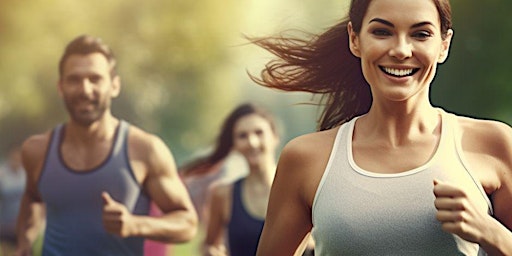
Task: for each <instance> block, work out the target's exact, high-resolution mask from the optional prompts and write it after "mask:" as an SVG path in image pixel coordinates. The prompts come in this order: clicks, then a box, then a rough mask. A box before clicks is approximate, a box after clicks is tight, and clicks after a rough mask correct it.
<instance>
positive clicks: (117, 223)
mask: <svg viewBox="0 0 512 256" xmlns="http://www.w3.org/2000/svg"><path fill="white" fill-rule="evenodd" d="M101 197H102V198H103V226H104V227H105V230H106V231H107V232H108V233H110V234H114V235H118V236H120V237H128V236H130V235H131V229H130V224H132V219H133V215H132V214H131V213H130V212H129V211H128V209H126V206H124V205H123V204H121V203H119V202H117V201H115V200H114V199H113V198H112V197H111V196H110V195H109V193H107V192H103V193H102V194H101Z"/></svg>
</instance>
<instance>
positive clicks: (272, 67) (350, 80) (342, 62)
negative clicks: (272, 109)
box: [246, 0, 452, 131]
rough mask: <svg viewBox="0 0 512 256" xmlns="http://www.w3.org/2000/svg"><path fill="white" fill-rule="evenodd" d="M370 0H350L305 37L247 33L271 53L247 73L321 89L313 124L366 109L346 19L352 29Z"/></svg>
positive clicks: (367, 98) (368, 100) (327, 124)
mask: <svg viewBox="0 0 512 256" xmlns="http://www.w3.org/2000/svg"><path fill="white" fill-rule="evenodd" d="M371 1H372V0H352V1H351V4H350V10H349V14H348V17H347V18H344V19H342V20H341V21H340V22H339V23H337V24H335V25H334V26H332V27H330V28H329V29H327V30H326V31H325V32H323V33H322V34H320V35H316V34H312V33H307V32H304V31H302V33H303V35H305V36H304V37H303V38H299V37H292V36H287V35H286V34H285V33H283V34H280V35H278V36H271V37H246V38H247V39H248V40H249V41H250V42H252V43H254V44H255V45H257V46H259V47H262V48H263V49H265V50H267V51H269V52H270V53H272V54H274V55H275V56H276V57H277V58H276V59H273V60H271V61H270V62H268V63H267V64H266V65H265V67H264V68H263V70H262V71H261V73H260V74H259V76H256V75H253V74H249V77H250V78H251V79H252V80H253V81H254V82H256V83H257V84H259V85H262V86H265V87H269V88H274V89H279V90H284V91H303V92H310V93H314V94H319V95H321V99H320V102H319V104H320V105H323V106H324V109H323V111H322V114H321V116H320V119H319V120H318V125H317V130H320V131H321V130H327V129H331V128H334V127H336V126H338V125H340V124H342V123H344V122H346V121H348V120H350V119H352V118H353V117H354V116H358V115H362V114H364V113H366V112H368V111H369V109H370V107H371V104H372V100H373V99H372V94H371V91H370V86H369V84H368V82H367V81H366V80H365V78H364V76H363V72H362V69H361V61H360V59H359V58H357V57H355V56H354V55H353V54H352V53H351V52H350V48H349V35H348V30H347V25H348V23H349V22H351V23H352V27H353V29H354V31H355V32H356V33H359V32H360V31H361V26H362V21H363V18H364V15H365V14H366V10H367V9H368V6H369V5H370V3H371ZM433 1H434V3H435V5H436V7H437V10H438V12H439V17H440V23H441V32H442V35H443V36H445V35H446V33H447V31H448V29H450V28H451V26H452V23H451V8H450V4H449V1H448V0H433Z"/></svg>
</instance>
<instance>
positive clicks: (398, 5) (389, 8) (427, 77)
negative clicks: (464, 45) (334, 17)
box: [348, 0, 453, 101]
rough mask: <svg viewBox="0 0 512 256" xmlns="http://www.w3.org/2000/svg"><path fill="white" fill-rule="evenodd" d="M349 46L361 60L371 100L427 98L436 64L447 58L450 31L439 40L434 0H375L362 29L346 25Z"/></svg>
mask: <svg viewBox="0 0 512 256" xmlns="http://www.w3.org/2000/svg"><path fill="white" fill-rule="evenodd" d="M348 31H349V34H350V50H351V51H352V53H353V54H354V55H355V56H357V57H359V58H360V59H361V65H362V70H363V74H364V76H365V78H366V80H367V82H368V83H369V84H370V86H371V90H372V94H373V98H374V101H376V100H377V101H379V100H384V99H388V100H391V101H404V100H408V99H410V98H412V97H413V96H416V95H423V96H424V97H425V99H427V98H428V88H429V86H430V83H431V82H432V80H433V79H434V76H435V73H436V68H437V64H438V63H442V62H443V61H445V60H446V57H447V55H448V50H449V47H450V41H451V38H452V34H453V32H452V31H451V30H449V31H448V33H447V34H446V36H445V37H444V38H445V39H443V37H442V34H441V25H440V18H439V13H438V10H437V8H436V5H435V4H434V2H433V1H432V0H374V1H372V2H371V3H370V5H369V6H368V10H367V11H366V14H365V16H364V19H363V23H362V27H361V31H360V33H356V32H354V31H353V29H352V26H351V24H349V27H348Z"/></svg>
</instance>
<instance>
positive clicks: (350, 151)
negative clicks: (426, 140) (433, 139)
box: [337, 108, 450, 178]
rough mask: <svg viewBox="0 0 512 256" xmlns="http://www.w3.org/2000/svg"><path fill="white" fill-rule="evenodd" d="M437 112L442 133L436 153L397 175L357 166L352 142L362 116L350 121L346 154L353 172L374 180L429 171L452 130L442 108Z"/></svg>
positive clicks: (346, 134)
mask: <svg viewBox="0 0 512 256" xmlns="http://www.w3.org/2000/svg"><path fill="white" fill-rule="evenodd" d="M436 110H437V112H438V114H439V116H440V117H441V133H440V138H439V142H438V143H437V146H436V148H435V150H434V153H433V154H432V156H431V157H430V159H428V160H427V161H426V162H425V163H423V164H421V165H419V166H417V167H414V168H412V169H409V170H406V171H402V172H397V173H379V172H373V171H368V170H365V169H363V168H361V167H359V165H357V163H356V162H355V160H354V154H353V147H352V140H353V135H354V128H355V123H356V121H357V119H359V118H360V117H361V116H356V117H354V118H353V119H352V120H350V121H349V123H347V127H345V129H348V131H347V132H346V133H345V136H347V138H346V139H347V144H346V147H347V148H346V150H347V151H346V152H347V158H348V162H349V164H350V166H351V167H352V168H353V170H354V171H355V172H357V173H359V174H361V175H364V176H368V177H372V178H399V177H404V176H408V175H413V174H416V173H419V172H421V171H423V170H426V169H428V167H430V166H431V165H432V164H433V163H434V162H435V160H436V159H437V158H438V155H439V154H440V151H441V149H443V148H445V146H446V143H447V141H446V140H447V137H449V136H448V132H449V129H450V125H449V124H448V118H447V114H446V113H445V112H444V110H442V109H440V108H436ZM342 129H343V128H340V129H339V131H338V133H339V134H338V136H337V137H341V136H339V135H341V134H342V131H341V130H342Z"/></svg>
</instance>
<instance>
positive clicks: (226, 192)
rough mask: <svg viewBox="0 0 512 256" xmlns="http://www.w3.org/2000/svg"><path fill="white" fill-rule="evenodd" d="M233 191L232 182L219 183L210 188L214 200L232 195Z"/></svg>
mask: <svg viewBox="0 0 512 256" xmlns="http://www.w3.org/2000/svg"><path fill="white" fill-rule="evenodd" d="M232 191H233V184H232V183H219V184H217V185H215V186H212V187H211V188H210V194H211V196H212V198H213V200H216V201H217V200H224V199H227V198H230V197H231V193H232Z"/></svg>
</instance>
